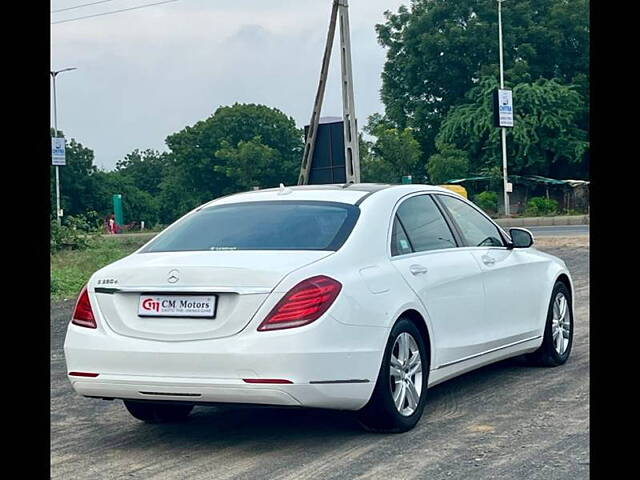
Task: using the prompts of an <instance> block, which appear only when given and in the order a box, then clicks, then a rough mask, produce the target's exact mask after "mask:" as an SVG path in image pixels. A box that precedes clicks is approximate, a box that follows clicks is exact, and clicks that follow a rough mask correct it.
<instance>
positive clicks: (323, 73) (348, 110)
mask: <svg viewBox="0 0 640 480" xmlns="http://www.w3.org/2000/svg"><path fill="white" fill-rule="evenodd" d="M338 15H339V17H340V55H341V59H342V65H341V66H342V113H343V118H344V149H345V163H346V177H347V183H359V182H360V147H359V137H358V126H357V123H356V114H355V100H354V93H353V70H352V62H351V32H350V27H349V1H348V0H333V5H332V8H331V20H330V21H329V33H328V35H327V43H326V45H325V50H324V57H323V59H322V68H321V69H320V82H319V84H318V90H317V93H316V98H315V102H314V105H313V112H312V113H311V121H310V122H309V130H308V132H307V141H306V143H305V147H304V154H303V156H302V165H301V167H300V176H299V179H298V185H307V184H308V183H309V173H310V172H311V159H312V158H313V152H314V150H315V147H316V139H317V133H318V125H319V123H320V112H321V110H322V103H323V101H324V93H325V90H326V84H327V77H328V76H329V63H330V61H331V48H332V46H333V42H334V38H335V33H336V24H337V22H338Z"/></svg>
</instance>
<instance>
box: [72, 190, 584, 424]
mask: <svg viewBox="0 0 640 480" xmlns="http://www.w3.org/2000/svg"><path fill="white" fill-rule="evenodd" d="M532 244H533V238H532V236H531V234H530V233H529V232H528V231H527V230H524V229H519V228H513V229H511V230H510V231H509V233H507V232H505V231H504V230H503V229H502V228H500V227H499V226H498V225H496V224H495V223H494V222H493V221H492V220H491V219H490V218H489V217H488V216H487V215H485V214H484V213H483V212H482V211H481V210H479V209H478V208H477V207H475V206H474V205H473V204H472V203H471V202H469V201H467V200H465V199H464V198H463V197H461V196H459V195H456V194H455V193H452V192H451V191H449V190H445V189H442V188H438V187H434V186H429V185H374V184H352V185H318V186H303V187H291V188H287V187H281V188H275V189H267V190H258V191H251V192H246V193H239V194H235V195H231V196H228V197H223V198H219V199H217V200H214V201H212V202H210V203H207V204H205V205H203V206H201V207H199V208H197V209H195V210H193V211H192V212H190V213H188V214H187V215H185V216H184V217H182V218H181V219H179V220H178V221H176V222H175V223H174V224H173V225H171V226H170V227H168V228H167V229H166V230H165V231H163V232H162V233H161V234H159V235H158V236H157V237H155V238H154V239H152V240H151V241H150V242H149V243H147V244H146V245H145V246H143V247H142V248H140V249H139V250H138V251H136V252H135V253H133V254H131V255H129V256H128V257H126V258H123V259H121V260H119V261H117V262H115V263H113V264H111V265H109V266H107V267H105V268H103V269H101V270H99V271H98V272H96V273H95V274H94V275H93V276H92V277H91V278H90V280H89V282H88V283H87V285H86V286H85V287H84V288H83V289H82V291H81V293H80V296H79V298H78V300H77V303H76V306H75V310H74V312H73V318H72V320H71V323H70V324H69V327H68V331H67V336H66V340H65V345H64V352H65V357H66V362H67V367H68V376H69V380H70V381H71V384H72V385H73V388H74V389H75V391H76V392H77V393H79V394H81V395H84V396H86V397H94V398H103V399H122V400H123V401H124V404H125V406H126V408H127V409H128V411H129V412H130V413H131V414H132V415H133V416H134V417H136V418H138V419H140V420H144V421H147V422H162V421H178V420H182V419H185V418H186V417H187V416H188V415H189V413H190V412H191V410H192V408H193V406H194V405H206V404H220V403H225V404H227V403H235V404H261V405H279V406H295V407H315V408H331V409H341V410H351V411H355V412H357V415H358V418H359V420H360V422H361V423H362V424H363V425H364V426H365V427H366V428H368V429H370V430H373V431H384V432H401V431H406V430H409V429H411V428H412V427H413V426H415V424H416V423H417V422H418V420H419V419H420V417H421V415H422V412H423V410H424V406H425V401H426V399H427V397H428V396H427V389H428V387H431V386H433V385H436V384H438V383H440V382H443V381H445V380H447V379H450V378H452V377H455V376H457V375H460V374H462V373H465V372H468V371H470V370H473V369H476V368H478V367H481V366H483V365H487V364H489V363H492V362H496V361H499V360H502V359H506V358H508V357H514V356H517V355H526V356H525V358H527V359H528V360H530V361H531V362H532V363H535V364H537V365H545V366H557V365H561V364H563V363H564V362H566V360H567V358H568V357H569V353H570V352H571V344H572V337H573V298H574V295H573V286H572V281H571V276H570V274H569V271H568V270H567V267H566V265H565V263H564V262H563V261H562V260H560V259H558V258H556V257H553V256H551V255H548V254H545V253H542V252H539V251H538V250H536V249H535V248H533V247H532Z"/></svg>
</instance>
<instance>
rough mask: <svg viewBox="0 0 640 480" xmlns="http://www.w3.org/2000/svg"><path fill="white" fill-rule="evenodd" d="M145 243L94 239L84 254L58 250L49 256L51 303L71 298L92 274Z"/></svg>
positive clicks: (140, 239) (144, 240) (135, 238)
mask: <svg viewBox="0 0 640 480" xmlns="http://www.w3.org/2000/svg"><path fill="white" fill-rule="evenodd" d="M148 241H149V237H143V238H138V237H127V238H104V237H98V238H97V239H95V240H94V241H92V242H91V246H90V247H89V248H87V249H85V250H62V251H59V252H56V253H54V254H53V255H51V300H63V299H68V298H75V297H76V296H77V295H78V293H79V292H80V289H81V288H82V286H83V285H84V284H85V283H86V282H87V280H89V277H90V276H91V275H93V273H94V272H95V271H97V270H99V269H101V268H102V267H104V266H106V265H109V264H110V263H113V262H115V261H116V260H119V259H121V258H123V257H126V256H127V255H129V254H131V253H133V252H135V251H136V250H137V249H138V248H140V247H141V246H142V245H144V244H145V243H146V242H148Z"/></svg>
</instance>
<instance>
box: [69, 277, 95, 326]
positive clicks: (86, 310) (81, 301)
mask: <svg viewBox="0 0 640 480" xmlns="http://www.w3.org/2000/svg"><path fill="white" fill-rule="evenodd" d="M71 323H73V324H74V325H79V326H81V327H87V328H97V325H96V319H95V317H94V316H93V310H92V309H91V303H90V302H89V293H88V292H87V286H86V285H85V286H84V287H82V291H81V292H80V295H79V296H78V300H77V301H76V308H74V309H73V316H72V317H71Z"/></svg>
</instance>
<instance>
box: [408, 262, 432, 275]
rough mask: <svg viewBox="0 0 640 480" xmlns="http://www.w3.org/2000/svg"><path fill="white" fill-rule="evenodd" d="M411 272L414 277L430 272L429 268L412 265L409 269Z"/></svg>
mask: <svg viewBox="0 0 640 480" xmlns="http://www.w3.org/2000/svg"><path fill="white" fill-rule="evenodd" d="M409 271H410V272H411V274H412V275H424V274H425V273H427V272H428V270H427V267H423V266H422V265H415V264H414V265H411V266H410V267H409Z"/></svg>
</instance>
